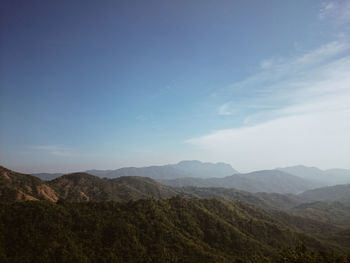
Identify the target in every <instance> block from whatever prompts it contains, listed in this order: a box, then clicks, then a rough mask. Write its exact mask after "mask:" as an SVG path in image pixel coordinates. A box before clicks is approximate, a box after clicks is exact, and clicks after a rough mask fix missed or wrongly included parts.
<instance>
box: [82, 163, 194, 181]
mask: <svg viewBox="0 0 350 263" xmlns="http://www.w3.org/2000/svg"><path fill="white" fill-rule="evenodd" d="M86 172H87V173H89V174H92V175H95V176H99V177H101V178H118V177H122V176H141V177H149V178H153V179H162V178H178V177H186V176H191V174H189V173H186V172H184V171H180V170H177V169H175V168H173V167H171V166H167V165H165V166H149V167H140V168H136V167H126V168H120V169H117V170H106V171H103V170H88V171H86Z"/></svg>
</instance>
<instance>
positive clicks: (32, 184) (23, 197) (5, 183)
mask: <svg viewBox="0 0 350 263" xmlns="http://www.w3.org/2000/svg"><path fill="white" fill-rule="evenodd" d="M0 198H1V201H6V202H14V201H28V200H49V201H52V202H56V201H57V200H58V199H59V197H58V194H57V193H56V192H55V191H54V190H53V189H52V188H51V187H49V186H48V185H46V184H45V182H43V181H41V180H40V179H39V178H37V177H34V176H31V175H29V174H22V173H17V172H14V171H11V170H9V169H6V168H5V167H2V166H0Z"/></svg>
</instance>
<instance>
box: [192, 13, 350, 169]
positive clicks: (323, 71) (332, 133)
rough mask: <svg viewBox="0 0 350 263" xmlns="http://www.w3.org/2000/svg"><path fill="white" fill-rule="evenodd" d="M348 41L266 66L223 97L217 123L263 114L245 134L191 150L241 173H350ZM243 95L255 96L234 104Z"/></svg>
mask: <svg viewBox="0 0 350 263" xmlns="http://www.w3.org/2000/svg"><path fill="white" fill-rule="evenodd" d="M329 8H331V7H329ZM332 8H333V7H332ZM324 12H326V11H324ZM332 12H333V11H332ZM324 15H325V14H324ZM348 40H349V38H348V37H347V36H342V37H341V38H338V39H337V40H334V41H331V42H329V43H326V44H323V45H321V46H319V47H317V48H315V49H313V50H310V51H309V52H306V53H304V54H301V55H299V56H296V57H294V58H291V59H277V60H274V59H267V60H264V61H263V62H261V63H260V66H261V67H260V68H261V70H260V72H258V73H257V74H256V75H253V76H250V77H248V78H246V79H244V80H243V81H240V82H237V83H234V84H232V85H230V86H229V87H228V88H225V89H224V90H222V91H220V92H221V93H222V97H223V98H226V102H225V103H224V104H221V105H220V106H219V107H218V113H219V115H230V114H231V113H232V112H237V111H238V110H240V108H237V105H241V106H240V107H241V109H242V107H243V108H252V107H254V108H256V109H257V110H256V111H254V112H253V113H250V114H247V115H246V116H245V118H244V123H243V126H241V127H238V128H232V129H224V130H216V131H213V132H211V133H208V134H205V135H203V136H199V137H195V138H191V139H189V140H187V141H186V143H188V144H190V145H193V146H195V147H196V148H197V149H199V150H200V151H201V154H202V156H201V157H202V159H203V160H213V159H214V160H222V161H226V162H230V163H232V164H234V165H235V167H236V168H237V169H239V170H242V171H250V170H255V169H265V168H274V167H280V166H285V165H297V164H305V165H311V166H319V167H321V168H331V167H344V168H350V162H349V156H350V136H349V134H350V74H349V70H350V54H349V50H350V41H348ZM242 90H245V91H246V92H248V93H249V94H253V95H251V96H250V97H248V98H244V99H243V100H244V101H243V102H242V101H240V102H238V101H237V102H236V101H235V100H234V98H235V94H236V92H238V91H242ZM228 96H231V97H232V98H233V99H232V100H231V101H229V102H227V97H228ZM259 105H261V106H260V107H259ZM259 108H260V109H259Z"/></svg>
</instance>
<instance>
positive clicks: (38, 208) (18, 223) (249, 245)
mask: <svg viewBox="0 0 350 263" xmlns="http://www.w3.org/2000/svg"><path fill="white" fill-rule="evenodd" d="M282 214H283V213H282ZM286 218H287V219H286ZM288 218H289V217H288V215H287V214H283V215H278V214H274V215H273V216H271V215H270V214H268V213H267V212H265V211H264V210H261V209H258V208H256V207H254V206H251V205H248V204H246V203H243V202H238V201H236V202H224V201H218V200H215V199H212V200H207V199H201V200H188V199H184V198H181V197H176V198H171V199H168V200H162V201H156V200H151V199H148V200H138V201H133V202H128V203H115V202H100V203H91V202H86V203H66V202H60V203H59V204H54V203H49V202H24V203H12V204H0V225H1V226H3V227H1V228H0V240H1V242H0V261H1V262H319V263H320V262H346V261H345V258H344V257H342V256H337V255H335V254H334V253H333V252H334V251H335V252H336V253H346V252H347V251H348V250H347V247H346V246H343V247H342V246H341V244H338V243H337V240H339V238H342V237H339V236H338V235H334V236H333V240H332V241H330V242H326V241H324V240H322V239H319V238H318V237H317V236H314V237H313V236H311V235H310V234H308V233H305V232H303V231H302V230H301V229H298V227H297V226H296V225H294V226H289V225H288ZM289 221H295V220H291V219H290V220H289ZM310 222H311V221H310ZM316 227H317V224H316ZM324 229H327V228H326V227H324ZM23 233H25V235H23ZM326 234H327V233H325V232H323V236H325V235H326ZM300 242H303V243H304V245H305V246H306V247H307V248H308V249H307V248H306V247H304V246H302V247H300V249H297V250H296V251H294V250H290V249H287V250H284V252H282V255H281V254H280V252H281V251H283V249H286V248H287V247H295V246H296V245H297V244H298V243H300ZM320 250H322V254H321V253H316V254H315V253H311V252H308V251H320ZM331 251H333V252H332V253H329V252H331ZM342 251H343V252H342ZM268 258H270V259H268ZM289 259H290V261H289ZM292 259H294V261H292ZM341 259H342V261H340V260H341ZM267 260H269V261H267ZM270 260H271V261H270ZM285 260H287V261H285ZM336 260H339V261H336Z"/></svg>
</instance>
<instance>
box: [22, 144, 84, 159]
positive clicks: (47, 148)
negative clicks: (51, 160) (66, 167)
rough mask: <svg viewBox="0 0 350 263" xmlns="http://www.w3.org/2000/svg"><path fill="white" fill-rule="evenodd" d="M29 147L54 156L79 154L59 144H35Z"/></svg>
mask: <svg viewBox="0 0 350 263" xmlns="http://www.w3.org/2000/svg"><path fill="white" fill-rule="evenodd" d="M29 148H30V149H32V150H36V151H42V152H45V153H47V154H50V155H54V156H61V157H73V156H77V154H76V153H74V152H72V150H71V149H68V148H65V147H61V146H57V145H35V146H30V147H29Z"/></svg>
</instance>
